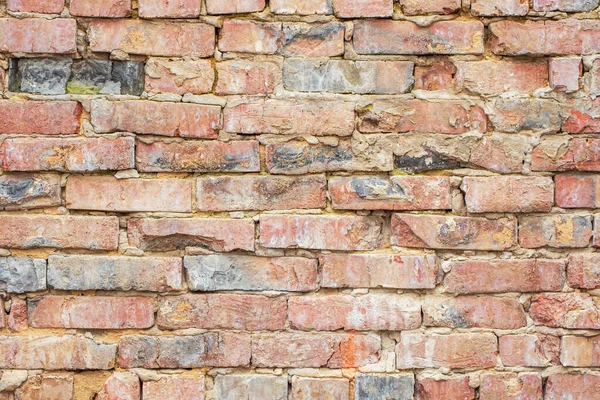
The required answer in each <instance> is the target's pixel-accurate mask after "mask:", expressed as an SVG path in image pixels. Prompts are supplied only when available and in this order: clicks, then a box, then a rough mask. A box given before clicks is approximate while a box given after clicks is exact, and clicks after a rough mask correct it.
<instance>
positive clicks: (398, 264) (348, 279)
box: [319, 254, 440, 289]
mask: <svg viewBox="0 0 600 400" xmlns="http://www.w3.org/2000/svg"><path fill="white" fill-rule="evenodd" d="M319 265H320V266H321V269H322V271H323V277H322V280H321V286H323V287H331V288H346V287H350V288H377V287H383V288H394V289H433V288H434V287H435V285H436V283H437V282H438V279H439V277H440V267H439V262H438V260H437V258H436V257H435V256H433V255H424V256H423V255H416V256H408V255H407V256H403V255H399V254H392V255H387V254H347V255H346V254H323V255H321V256H320V257H319Z"/></svg>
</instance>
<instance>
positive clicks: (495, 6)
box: [471, 0, 529, 17]
mask: <svg viewBox="0 0 600 400" xmlns="http://www.w3.org/2000/svg"><path fill="white" fill-rule="evenodd" d="M528 12H529V2H528V1H527V0H493V1H488V0H473V1H472V2H471V14H473V15H475V16H478V17H479V16H483V17H496V16H510V15H519V16H521V15H527V13H528Z"/></svg>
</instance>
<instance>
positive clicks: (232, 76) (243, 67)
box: [215, 60, 281, 95]
mask: <svg viewBox="0 0 600 400" xmlns="http://www.w3.org/2000/svg"><path fill="white" fill-rule="evenodd" d="M217 76H218V77H219V79H218V81H217V86H216V87H215V91H216V93H217V94H219V95H230V94H246V95H253V94H270V93H273V92H274V91H275V86H276V85H277V82H279V81H281V67H279V66H278V65H277V64H276V63H274V62H262V61H248V60H232V61H224V62H221V63H218V64H217Z"/></svg>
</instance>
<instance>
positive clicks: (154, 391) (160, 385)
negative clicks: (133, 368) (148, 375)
mask: <svg viewBox="0 0 600 400" xmlns="http://www.w3.org/2000/svg"><path fill="white" fill-rule="evenodd" d="M143 387H144V389H143V390H144V400H165V399H168V398H169V397H174V398H177V399H185V400H204V376H203V375H200V376H198V377H194V376H177V375H174V376H163V377H161V378H160V379H159V380H157V381H146V382H144V384H143Z"/></svg>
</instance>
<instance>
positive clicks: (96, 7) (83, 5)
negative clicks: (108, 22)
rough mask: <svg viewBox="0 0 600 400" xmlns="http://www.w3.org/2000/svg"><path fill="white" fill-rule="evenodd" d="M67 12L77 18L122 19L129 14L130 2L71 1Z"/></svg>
mask: <svg viewBox="0 0 600 400" xmlns="http://www.w3.org/2000/svg"><path fill="white" fill-rule="evenodd" d="M69 11H70V12H71V14H72V15H75V16H78V17H105V18H123V17H128V16H129V14H130V13H131V0H71V6H70V7H69Z"/></svg>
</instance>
